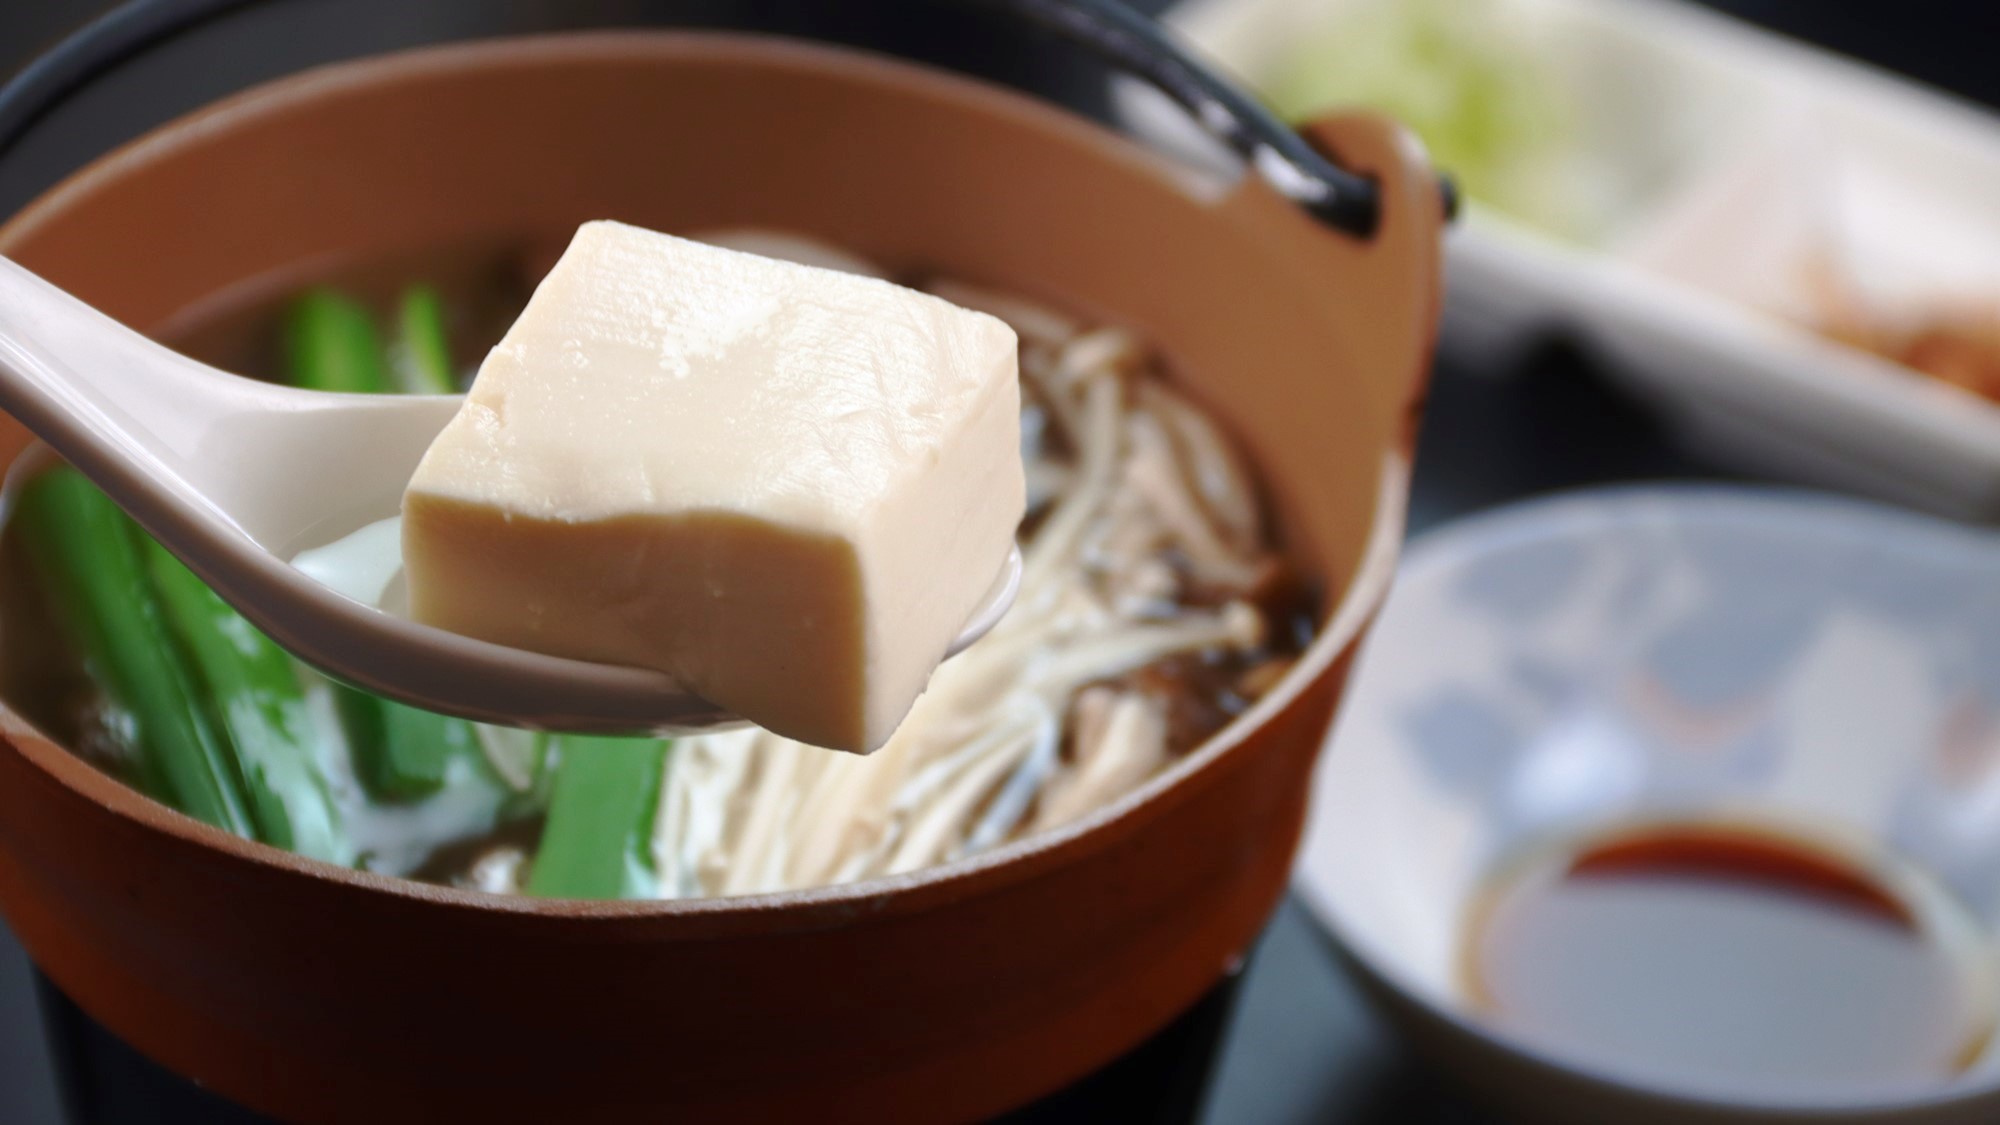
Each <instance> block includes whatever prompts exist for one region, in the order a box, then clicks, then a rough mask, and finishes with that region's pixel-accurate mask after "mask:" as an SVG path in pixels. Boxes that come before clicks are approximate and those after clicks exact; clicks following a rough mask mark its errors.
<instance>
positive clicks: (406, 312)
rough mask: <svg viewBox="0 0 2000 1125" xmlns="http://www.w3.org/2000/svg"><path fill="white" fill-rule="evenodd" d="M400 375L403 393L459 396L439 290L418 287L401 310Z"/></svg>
mask: <svg viewBox="0 0 2000 1125" xmlns="http://www.w3.org/2000/svg"><path fill="white" fill-rule="evenodd" d="M397 325H398V328H399V330H400V331H399V335H398V338H397V342H396V357H397V359H398V360H399V361H400V362H399V363H398V364H397V365H396V371H397V374H398V375H399V376H401V379H402V386H403V390H405V391H407V392H409V393H410V394H418V395H449V394H456V393H458V376H457V374H456V373H455V372H453V371H452V367H451V341H450V337H449V335H448V334H447V333H446V332H445V327H444V302H442V301H440V300H439V299H438V295H437V290H435V289H432V288H431V287H430V286H428V285H414V286H411V287H410V288H409V289H407V290H405V291H404V292H403V300H402V303H401V304H400V305H399V306H398V307H397Z"/></svg>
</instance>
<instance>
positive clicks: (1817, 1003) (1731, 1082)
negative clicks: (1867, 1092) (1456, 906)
mask: <svg viewBox="0 0 2000 1125" xmlns="http://www.w3.org/2000/svg"><path fill="white" fill-rule="evenodd" d="M1471 919H1472V921H1471V924H1470V925H1469V926H1468V927H1467V929H1466V941H1465V948H1464V967H1465V973H1466V978H1467V979H1466V985H1467V991H1468V994H1469V995H1470V996H1471V998H1472V999H1473V1001H1474V1003H1475V1005H1476V1006H1477V1008H1478V1009H1479V1010H1480V1011H1481V1012H1482V1014H1483V1015H1484V1016H1485V1017H1486V1018H1487V1019H1488V1020H1489V1021H1490V1022H1492V1023H1493V1024H1495V1025H1497V1026H1498V1027H1500V1028H1503V1029H1505V1030H1507V1031H1509V1032H1512V1033H1514V1034H1516V1035H1518V1036H1520V1037H1521V1038H1522V1039H1524V1040H1526V1041H1529V1042H1531V1043H1534V1044H1536V1045H1538V1046H1540V1047H1542V1048H1544V1049H1547V1050H1549V1051H1552V1052H1554V1053H1558V1054H1560V1055H1561V1056H1563V1057H1565V1058H1574V1059H1577V1060H1579V1061H1583V1062H1586V1063H1590V1064H1595V1065H1597V1066H1599V1067H1602V1068H1604V1069H1607V1070H1613V1071H1616V1072H1618V1073H1620V1074H1623V1075H1626V1076H1630V1077H1634V1078H1640V1079H1646V1080H1652V1081H1657V1082H1668V1083H1673V1084H1675V1085H1677V1086H1684V1087H1693V1088H1697V1089H1703V1090H1707V1091H1710V1092H1714V1093H1718V1094H1723V1093H1727V1094H1755V1093H1759V1092H1763V1093H1774V1094H1775V1093H1787V1094H1794V1095H1795V1094H1798V1093H1800V1092H1810V1091H1813V1090H1829V1091H1830V1090H1835V1089H1840V1090H1853V1089H1856V1088H1865V1087H1871V1086H1873V1087H1893V1086H1907V1085H1912V1084H1920V1083H1928V1082H1937V1081H1942V1080H1945V1079H1948V1078H1950V1077H1951V1076H1952V1075H1955V1074H1957V1073H1958V1072H1960V1071H1962V1070H1964V1069H1965V1068H1966V1067H1967V1066H1968V1065H1970V1064H1971V1062H1972V1061H1973V1060H1974V1059H1975V1058H1976V1057H1978V1055H1980V1054H1981V1053H1982V1052H1983V1051H1984V1049H1985V1047H1986V1045H1987V1042H1988V1039H1989V1037H1990V1035H1991V1033H1992V1024H1993V1018H1994V1012H1993V998H1992V995H1991V981H1990V980H1989V979H1988V970H1987V968H1986V965H1985V962H1984V960H1983V957H1984V954H1983V953H1982V952H1981V951H1980V950H1979V949H1978V947H1977V942H1978V938H1977V933H1978V931H1977V929H1976V924H1975V923H1974V921H1973V919H1972V917H1971V915H1970V913H1969V912H1968V911H1967V910H1966V909H1965V908H1964V907H1963V906H1962V905H1960V904H1959V903H1958V902H1957V901H1956V900H1955V899H1953V898H1951V897H1950V895H1949V894H1948V893H1947V892H1946V891H1945V890H1944V888H1943V887H1942V886H1941V885H1939V884H1938V883H1937V882H1936V881H1935V880H1933V879H1930V878H1928V877H1926V876H1925V875H1924V874H1923V873H1921V872H1919V871H1916V870H1914V869H1909V868H1907V867H1904V866H1902V865H1898V864H1890V863H1870V862H1863V861H1860V860H1857V859H1854V858H1850V857H1848V856H1846V855H1843V854H1842V853H1841V852H1839V851H1836V850H1834V849H1832V848H1829V847H1825V846H1822V845H1820V844H1817V843H1815V842H1812V841H1809V840H1807V839H1804V838H1802V837H1798V836H1794V835H1790V834H1787V833H1784V832H1780V831H1773V830H1769V829H1765V828H1762V827H1756V826H1748V825H1731V824H1722V823H1714V822H1686V823H1660V824H1650V825H1646V826H1641V827H1632V828H1626V829H1622V830H1619V831H1616V832H1613V833H1609V834H1602V835H1597V836H1594V837H1590V838H1588V839H1586V840H1583V841H1580V842H1573V843H1572V844H1570V845H1569V846H1568V847H1562V848H1554V849H1540V850H1538V851H1537V852H1536V853H1535V854H1533V855H1530V856H1526V857H1522V858H1519V859H1517V860H1516V861H1514V862H1511V863H1508V864H1504V865H1503V866H1502V868H1501V870H1500V874H1499V876H1498V877H1497V878H1495V879H1494V880H1493V882H1491V883H1490V884H1489V885H1488V887H1487V888H1486V890H1485V892H1484V893H1483V894H1482V896H1481V900H1480V901H1479V903H1477V904H1476V907H1475V909H1474V910H1473V911H1472V912H1471Z"/></svg>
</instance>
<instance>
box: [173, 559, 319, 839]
mask: <svg viewBox="0 0 2000 1125" xmlns="http://www.w3.org/2000/svg"><path fill="white" fill-rule="evenodd" d="M141 551H142V552H143V554H144V555H145V560H146V566H147V569H148V571H149V572H150V573H151V575H152V580H153V587H154V589H155V590H156V591H157V592H158V594H159V598H160V605H161V607H162V609H163V610H164V611H165V616H166V620H167V623H168V625H169V626H170V627H171V628H172V630H173V633H174V636H175V638H176V639H177V640H178V641H179V642H180V646H181V648H180V651H181V652H182V653H183V654H184V655H185V656H186V658H187V660H188V662H189V664H190V665H191V666H192V667H193V668H194V669H195V672H196V674H197V677H198V678H199V680H200V682H201V683H202V685H203V686H204V687H205V688H207V699H208V702H209V706H210V707H211V708H212V714H213V716H214V717H215V718H216V719H217V720H219V722H218V723H217V729H218V730H220V731H221V732H222V734H223V736H224V737H225V738H226V739H227V740H228V742H229V744H230V746H231V747H232V748H233V749H234V751H235V757H236V768H237V771H238V773H239V775H240V776H241V778H242V780H243V792H244V795H245V797H247V798H248V801H249V807H250V819H251V821H252V822H253V823H254V824H255V825H256V828H257V838H258V839H259V840H262V841H263V842H265V843H267V844H271V845H273V846H275V847H280V848H284V849H285V850H287V851H292V852H297V853H298V854H300V855H305V856H311V857H312V858H314V859H324V860H330V861H332V862H334V863H341V864H346V863H351V862H353V859H354V856H353V851H352V849H351V848H350V847H349V846H348V844H347V841H346V838H345V836H344V835H343V834H342V832H341V827H340V814H339V812H338V811H337V810H336V808H335V806H334V802H333V794H332V789H331V787H330V784H329V782H328V780H327V776H326V771H325V769H324V763H323V760H322V759H321V758H320V757H319V754H318V749H319V748H318V746H317V745H316V743H317V737H316V735H315V733H314V731H313V725H312V720H311V718H310V717H309V715H308V714H307V711H306V702H305V692H304V689H303V688H302V687H301V685H300V683H299V677H298V672H297V670H296V669H295V668H294V666H293V664H292V658H291V657H290V656H288V655H287V654H286V653H285V650H284V649H281V648H279V647H278V645H277V643H276V642H274V641H272V640H271V639H270V638H269V637H266V636H265V635H264V634H263V633H260V632H258V631H257V628H256V626H254V625H252V624H250V622H248V621H246V620H244V618H243V617H242V615H240V614H238V613H237V612H236V611H235V610H234V609H231V608H230V607H229V604H228V603H227V602H225V601H223V600H222V598H221V597H220V596H218V595H217V594H216V593H215V591H213V590H211V589H209V588H208V586H207V585H206V584H204V583H203V582H202V580H201V579H200V578H197V577H196V576H195V573H194V572H193V571H191V570H189V569H188V568H187V566H186V565H185V564H183V563H182V562H181V561H180V560H179V559H177V558H175V557H174V556H173V555H172V553H170V552H169V551H168V550H167V549H166V548H165V547H162V546H160V545H159V544H158V543H155V542H153V541H152V540H151V539H150V538H144V537H142V546H141Z"/></svg>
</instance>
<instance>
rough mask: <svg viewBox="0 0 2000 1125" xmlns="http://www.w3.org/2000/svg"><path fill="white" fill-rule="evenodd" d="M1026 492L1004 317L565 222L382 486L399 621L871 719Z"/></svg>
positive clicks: (886, 730) (727, 699) (816, 733)
mask: <svg viewBox="0 0 2000 1125" xmlns="http://www.w3.org/2000/svg"><path fill="white" fill-rule="evenodd" d="M1024 504H1025V488H1024V483H1023V472H1022V465H1021V453H1020V387H1019V380H1018V374H1017V371H1016V364H1015V339H1014V333H1013V331H1012V330H1011V329H1009V328H1008V327H1007V326H1006V325H1005V324H1003V323H1001V322H1000V321H999V320H996V319H995V318H993V317H990V316H987V315H985V314H983V313H977V312H971V311H968V310H965V309H961V308H958V307H957V306H955V305H952V304H950V303H949V302H946V301H943V300H940V299H938V298H936V297H932V296H929V295H926V294H923V293H918V292H915V291H913V290H910V289H906V288H903V287H901V286H897V285H893V284H891V283H889V282H886V281H879V280H876V279H873V278H866V277H856V276H853V275H850V274H846V273H839V272H835V271H832V270H827V269H818V268H814V267H811V266H804V265H798V264H794V263H791V262H782V261H776V260H772V259H768V258H762V257H758V256H756V255H752V254H746V253H742V252H740V251H735V250H727V249H722V248H720V247H715V246H709V245H704V244H702V243H698V242H691V241H688V240H685V239H680V238H673V237H670V236H668V235H664V234H656V233H653V232H651V231H646V230H641V229H639V228H637V227H631V226H626V225H624V224H620V223H612V222H593V223H587V224H585V225H584V226H583V227H582V228H580V229H579V230H578V231H577V234H576V237H575V239H574V240H573V241H572V242H571V243H570V246H569V249H568V250H567V251H565V253H564V254H563V256H562V258H561V260H560V261H558V262H557V263H556V266H555V268H554V269H553V270H552V271H550V273H549V275H548V276H547V277H546V278H545V279H544V280H543V281H542V283H541V286H540V287H539V288H538V289H537V290H536V291H535V294H534V297H533V299H532V300H530V301H529V303H528V306H527V309H526V310H525V311H524V312H523V313H522V314H521V318H520V319H519V320H518V321H517V322H516V323H515V324H514V326H513V327H512V328H511V329H510V330H509V331H508V333H507V336H506V338H505V339H504V340H502V341H501V342H500V344H499V346H498V347H496V348H494V349H493V351H492V353H491V354H490V355H488V356H487V359H486V362H485V363H484V364H483V365H482V366H481V367H480V369H479V376H478V379H477V380H476V381H475V382H474V384H473V386H472V390H471V392H470V393H469V394H468V395H467V396H466V400H465V404H464V406H463V407H462V408H461V409H460V410H459V412H458V414H457V416H456V417H454V418H453V419H452V421H451V422H450V424H449V425H447V426H446V427H445V429H444V431H443V432H442V433H440V434H439V435H438V437H437V440H436V441H435V442H434V443H433V444H432V445H431V448H430V450H429V452H428V453H427V454H426V455H425V457H424V459H423V462H422V463H421V464H420V465H419V467H418V469H417V472H416V475H415V476H414V477H413V478H412V479H411V481H410V484H409V488H408V490H407V492H406V493H405V495H404V497H403V521H404V522H403V561H404V569H405V573H406V575H407V579H408V588H409V598H410V611H411V614H412V615H413V616H414V617H415V618H416V619H417V620H419V621H424V622H427V623H430V624H433V625H437V626H439V627H441V628H444V629H449V630H452V631H454V632H457V633H462V634H465V635H468V636H472V637H478V638H481V639H484V640H489V641H494V642H497V643H499V644H504V645H511V646H514V647H518V648H523V649H530V650H533V651H536V652H543V653H549V654H552V655H557V656H566V657H574V658H577V659H581V660H592V661H600V662H606V663H614V664H627V665H635V666H640V667H647V668H656V669H659V670H661V671H664V672H666V673H668V674H670V675H671V676H673V677H674V678H675V679H676V680H678V681H679V682H681V683H682V684H684V685H686V686H687V687H688V688H689V689H691V690H693V691H695V692H697V693H699V694H700V695H702V696H703V697H704V698H706V699H707V700H709V701H710V702H712V703H714V704H716V705H717V706H719V707H722V708H726V709H728V710H730V711H733V712H735V713H736V714H739V715H741V716H743V717H744V718H747V719H749V720H751V721H752V722H755V723H757V724H759V725H761V726H763V727H765V728H767V729H769V730H771V731H773V732H775V733H777V734H780V735H784V736H786V737H789V738H794V739H798V740H799V741H802V742H807V743H812V744H814V745H818V746H825V747H830V748H833V749H839V750H848V751H856V752H864V753H865V752H867V751H869V750H873V749H875V748H876V747H878V746H880V745H881V744H882V743H883V742H884V741H886V740H887V739H888V737H889V735H890V734H891V733H892V732H893V731H894V730H895V728H896V726H897V725H898V724H899V723H900V722H901V721H902V718H903V716H904V715H905V714H907V713H908V711H909V709H910V706H911V704H912V703H914V702H915V700H916V698H917V696H918V695H919V694H920V693H921V692H922V691H923V689H924V686H925V685H926V684H927V683H928V682H929V680H930V675H931V673H932V671H933V670H934V669H935V668H936V666H937V664H938V662H939V661H940V660H941V659H942V658H943V656H944V652H945V648H946V646H947V645H948V644H949V643H950V641H951V640H952V639H953V638H954V637H955V636H956V635H957V633H958V632H959V630H960V629H961V628H962V627H963V625H964V623H965V621H966V619H967V618H968V617H969V615H970V614H971V613H972V611H973V609H974V608H975V607H976V606H977V605H978V604H979V602H980V600H981V598H982V596H983V595H984V594H985V592H986V591H987V589H988V587H989V586H990V585H991V583H992V581H993V579H994V577H995V576H996V575H997V574H998V573H999V572H1000V568H1001V566H1002V564H1003V563H1004V561H1005V559H1006V555H1007V552H1008V550H1009V548H1010V547H1011V545H1012V543H1013V539H1014V533H1015V529H1016V527H1017V525H1018V524H1019V522H1020V520H1021V516H1022V512H1023V507H1024Z"/></svg>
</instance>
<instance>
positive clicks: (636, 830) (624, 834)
mask: <svg viewBox="0 0 2000 1125" xmlns="http://www.w3.org/2000/svg"><path fill="white" fill-rule="evenodd" d="M555 743H556V746H555V752H556V753H557V754H559V755H560V758H559V759H558V760H557V762H556V765H555V785H554V788H553V790H552V791H551V793H550V796H549V818H548V822H547V823H546V825H545V826H544V827H543V828H542V842H541V846H540V848H539V849H538V850H537V851H536V853H535V859H534V863H533V865H532V867H531V868H530V869H529V872H528V893H529V894H533V895H539V896H541V897H543V898H596V899H615V898H651V897H652V896H653V894H654V893H655V890H656V888H657V887H658V884H659V879H658V875H657V873H656V872H655V869H654V865H653V818H654V814H655V812H656V811H657V810H658V808H659V804H660V784H661V782H662V781H663V780H664V779H665V777H666V771H667V765H668V763H667V759H668V756H669V755H670V754H671V752H672V750H671V748H672V743H668V742H661V741H658V740H656V739H650V738H598V737H591V736H586V735H562V736H559V737H558V738H556V739H555Z"/></svg>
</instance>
